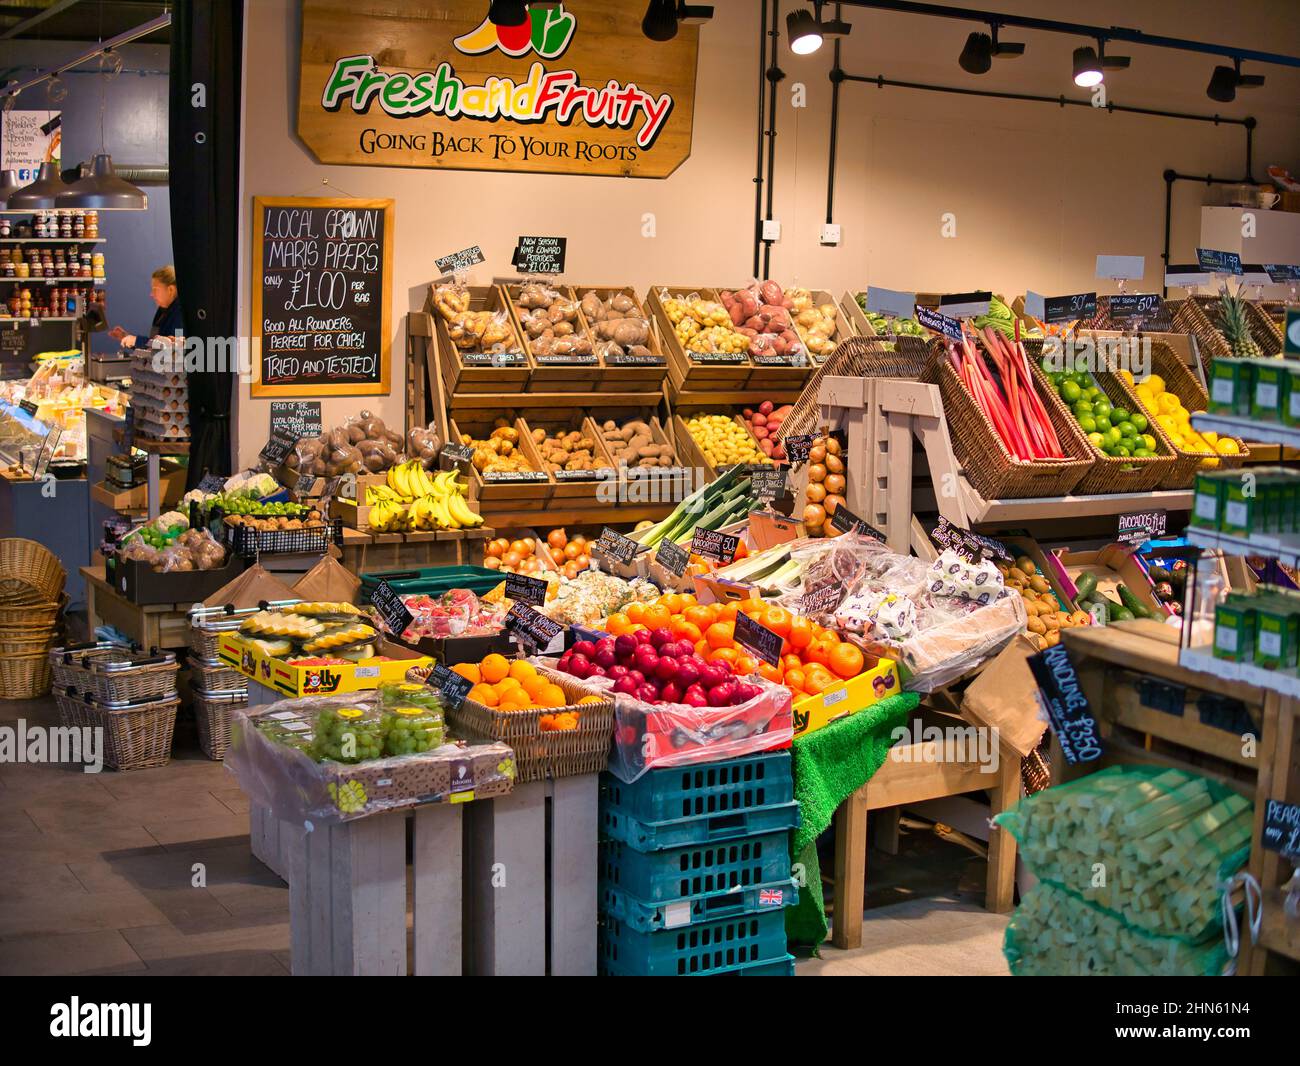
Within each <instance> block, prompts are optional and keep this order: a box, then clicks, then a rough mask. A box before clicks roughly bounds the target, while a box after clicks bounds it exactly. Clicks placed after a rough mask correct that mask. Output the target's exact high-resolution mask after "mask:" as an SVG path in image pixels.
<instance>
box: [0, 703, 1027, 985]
mask: <svg viewBox="0 0 1300 1066" xmlns="http://www.w3.org/2000/svg"><path fill="white" fill-rule="evenodd" d="M19 719H25V720H26V721H27V722H28V723H29V724H41V725H50V724H55V722H56V719H57V713H56V711H55V708H54V705H53V701H52V700H39V701H35V702H32V703H19V702H0V725H13V724H14V723H16V722H17V721H18V720H19ZM247 811H248V804H247V801H246V799H245V798H244V795H243V793H242V792H241V791H240V790H239V788H238V787H236V785H235V782H234V779H233V778H232V777H231V776H230V775H229V774H228V773H227V772H226V770H225V768H224V767H223V766H222V765H221V764H220V763H215V762H210V761H209V760H207V759H206V758H204V757H203V755H202V753H201V752H199V751H198V748H197V744H196V743H195V742H194V740H193V737H192V735H191V736H188V737H187V736H186V731H185V730H184V728H183V727H182V726H178V735H177V742H176V749H175V754H174V755H173V758H172V761H171V763H169V764H168V765H167V766H165V767H161V768H159V769H155V770H141V771H136V772H133V773H126V774H122V773H115V772H113V771H111V770H105V771H104V772H103V773H100V774H85V773H81V772H80V771H78V770H72V769H69V768H66V767H58V766H49V765H28V764H13V763H0V974H4V975H56V974H133V973H141V974H176V975H184V974H217V975H231V976H235V975H263V974H266V975H271V974H276V975H283V974H287V973H288V968H289V912H288V907H289V900H288V889H287V888H286V887H285V886H284V883H283V882H281V881H280V880H279V878H277V877H276V876H275V875H274V874H272V873H270V872H269V871H268V870H267V869H266V868H265V867H264V866H262V864H261V863H259V862H258V861H257V860H255V859H254V858H253V857H252V856H251V854H250V853H249V850H248V814H247ZM871 854H872V858H871V860H870V861H871V865H870V867H869V868H870V869H871V871H872V874H871V877H870V878H869V889H870V890H869V893H868V898H867V904H868V907H869V908H870V909H869V910H868V911H867V916H866V919H865V921H864V923H863V940H864V944H865V946H864V947H863V948H862V949H860V950H858V951H853V952H843V951H837V950H835V949H833V948H831V947H830V946H829V945H828V946H826V947H823V948H822V951H821V957H820V958H810V959H804V960H801V961H800V962H799V965H798V973H799V974H800V975H801V976H816V975H824V976H834V975H841V974H842V975H849V974H856V975H862V974H896V975H905V974H918V975H919V974H980V975H983V974H998V973H1002V974H1004V973H1006V965H1005V963H1004V962H1003V959H1002V954H1001V939H1002V930H1003V928H1004V926H1005V925H1006V918H1005V917H997V916H993V915H989V914H987V913H985V912H984V911H983V910H982V909H980V907H979V906H978V898H977V896H978V888H977V885H978V877H972V871H971V865H972V863H974V864H975V866H976V867H977V868H978V870H982V864H980V863H979V860H977V859H972V857H971V856H970V855H969V854H968V853H965V852H954V851H953V850H952V849H950V848H948V847H947V846H944V845H936V843H935V842H934V841H933V840H932V839H929V838H927V836H926V835H925V834H920V835H907V834H905V836H904V849H903V852H902V854H900V855H899V856H897V857H891V856H882V855H880V854H879V853H877V852H875V851H873V852H872V853H871ZM900 901H901V902H900Z"/></svg>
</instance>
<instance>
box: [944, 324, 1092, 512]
mask: <svg viewBox="0 0 1300 1066" xmlns="http://www.w3.org/2000/svg"><path fill="white" fill-rule="evenodd" d="M980 350H981V352H982V351H983V349H982V348H981V349H980ZM1026 350H1028V349H1026ZM930 351H931V362H930V373H931V374H932V375H933V376H934V378H935V379H936V381H937V384H938V386H939V394H940V395H941V396H942V397H943V410H944V414H945V415H946V416H947V419H948V433H949V436H950V437H951V438H952V445H953V451H954V452H955V453H956V455H957V461H958V462H960V463H961V465H962V468H963V470H964V472H965V474H966V478H967V480H968V481H969V482H970V483H971V484H972V485H973V486H974V487H975V490H976V491H977V492H978V493H979V494H980V495H981V496H982V497H984V499H986V500H1007V499H1024V498H1026V497H1031V496H1065V495H1068V494H1069V492H1070V490H1071V489H1073V488H1074V487H1075V486H1076V485H1077V484H1078V483H1079V480H1080V479H1081V478H1083V477H1086V476H1087V475H1088V473H1089V471H1090V470H1091V468H1092V458H1091V456H1092V447H1091V445H1090V444H1089V443H1088V442H1087V440H1086V439H1084V436H1083V434H1082V433H1081V432H1080V431H1079V426H1078V423H1076V422H1075V421H1074V419H1073V418H1072V417H1070V415H1069V414H1068V413H1067V412H1066V411H1065V409H1064V408H1063V407H1062V406H1061V404H1060V402H1059V400H1058V401H1057V403H1056V404H1055V405H1053V404H1052V402H1051V400H1052V399H1053V397H1052V395H1048V396H1047V398H1046V399H1044V401H1043V405H1044V407H1045V408H1046V410H1047V417H1048V418H1049V419H1051V422H1052V428H1053V429H1054V430H1055V431H1056V438H1057V440H1058V441H1060V444H1061V450H1062V451H1064V452H1065V454H1066V458H1065V459H1039V460H1033V461H1028V462H1026V461H1022V460H1018V459H1015V458H1014V457H1013V456H1012V455H1011V452H1010V451H1008V449H1007V446H1006V445H1005V444H1003V443H1002V438H1001V437H1000V436H998V433H997V431H996V430H995V429H994V428H993V423H992V422H990V421H989V419H988V416H987V415H985V414H984V412H983V411H981V410H980V407H979V405H978V404H977V403H976V402H975V400H974V398H973V397H972V396H971V394H970V391H969V390H968V389H967V388H966V386H965V384H964V383H963V382H962V380H961V378H960V377H958V376H957V371H955V370H954V369H953V368H952V364H951V363H950V362H949V361H948V358H947V356H946V354H945V349H944V345H943V343H942V342H941V341H935V342H934V343H933V344H932V346H931V349H930ZM1029 362H1030V364H1031V367H1032V369H1033V371H1034V373H1035V380H1036V382H1037V384H1038V394H1039V398H1040V399H1042V398H1043V394H1044V393H1048V394H1051V393H1052V388H1051V385H1050V383H1048V382H1047V379H1046V378H1044V377H1043V375H1042V372H1041V371H1039V370H1038V368H1037V365H1036V356H1035V355H1033V354H1030V357H1029Z"/></svg>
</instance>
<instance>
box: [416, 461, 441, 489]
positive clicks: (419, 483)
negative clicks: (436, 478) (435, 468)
mask: <svg viewBox="0 0 1300 1066" xmlns="http://www.w3.org/2000/svg"><path fill="white" fill-rule="evenodd" d="M410 480H411V483H412V488H418V489H419V490H420V495H421V496H433V495H435V494H436V493H437V489H435V488H434V485H433V482H432V481H431V480H430V479H429V474H428V471H426V470H425V469H424V464H423V463H421V462H420V461H419V460H418V459H415V460H412V462H411V474H410Z"/></svg>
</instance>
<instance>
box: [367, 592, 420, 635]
mask: <svg viewBox="0 0 1300 1066" xmlns="http://www.w3.org/2000/svg"><path fill="white" fill-rule="evenodd" d="M370 602H371V603H373V604H374V605H375V610H377V611H378V612H379V617H380V618H382V619H383V620H384V625H385V626H387V627H388V631H389V632H390V633H392V634H393V636H395V637H400V636H401V635H402V634H403V633H405V632H406V627H407V626H409V625H410V624H411V619H412V618H413V617H414V616H413V615H412V614H411V612H410V611H409V610H407V607H406V604H404V603H403V602H402V597H401V596H400V595H399V594H398V592H397V590H396V589H394V588H393V586H392V585H390V584H389V583H388V582H387V581H380V582H379V583H378V584H376V585H375V588H374V591H373V592H371V593H370Z"/></svg>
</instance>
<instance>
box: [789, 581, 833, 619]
mask: <svg viewBox="0 0 1300 1066" xmlns="http://www.w3.org/2000/svg"><path fill="white" fill-rule="evenodd" d="M843 599H844V588H843V587H842V586H840V585H824V586H823V587H822V588H819V589H817V590H816V591H815V592H805V593H804V594H803V596H802V597H801V598H800V600H799V613H800V614H801V615H803V616H804V617H806V618H816V617H817V616H818V615H822V614H826V613H827V612H829V611H833V610H835V608H836V607H838V606H839V605H840V601H841V600H843Z"/></svg>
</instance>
